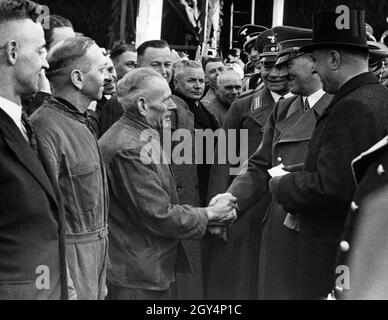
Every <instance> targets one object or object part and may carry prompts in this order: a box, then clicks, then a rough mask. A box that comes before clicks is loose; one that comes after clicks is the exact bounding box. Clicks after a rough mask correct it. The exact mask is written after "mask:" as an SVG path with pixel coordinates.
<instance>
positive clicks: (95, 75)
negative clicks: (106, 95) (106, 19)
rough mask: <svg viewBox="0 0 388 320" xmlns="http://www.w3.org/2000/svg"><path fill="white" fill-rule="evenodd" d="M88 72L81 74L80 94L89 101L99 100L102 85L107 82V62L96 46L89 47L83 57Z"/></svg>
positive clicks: (102, 90) (102, 89)
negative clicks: (87, 66) (87, 65)
mask: <svg viewBox="0 0 388 320" xmlns="http://www.w3.org/2000/svg"><path fill="white" fill-rule="evenodd" d="M85 61H86V62H87V63H88V64H89V71H88V72H86V73H83V86H82V89H81V91H82V93H83V94H84V95H85V96H87V97H88V98H90V99H91V100H101V98H102V95H103V92H104V84H105V83H106V82H108V81H109V73H108V72H107V67H108V60H107V58H106V57H105V56H104V54H103V53H102V50H101V48H100V47H98V46H97V45H95V44H94V45H93V46H91V47H90V49H89V50H88V52H87V53H86V56H85Z"/></svg>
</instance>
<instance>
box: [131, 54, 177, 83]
mask: <svg viewBox="0 0 388 320" xmlns="http://www.w3.org/2000/svg"><path fill="white" fill-rule="evenodd" d="M138 63H139V66H140V67H144V68H151V69H154V70H155V71H156V72H158V73H159V74H161V75H162V77H163V78H165V79H166V81H167V83H170V82H171V79H172V56H171V51H170V48H163V49H160V48H147V50H146V51H145V53H144V56H142V57H139V58H138Z"/></svg>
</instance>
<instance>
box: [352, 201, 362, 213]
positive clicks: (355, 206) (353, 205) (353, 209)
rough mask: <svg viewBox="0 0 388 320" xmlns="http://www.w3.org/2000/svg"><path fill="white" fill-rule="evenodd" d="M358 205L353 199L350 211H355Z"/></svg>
mask: <svg viewBox="0 0 388 320" xmlns="http://www.w3.org/2000/svg"><path fill="white" fill-rule="evenodd" d="M359 208H360V207H359V206H358V205H357V204H356V203H355V202H354V201H353V202H352V203H351V204H350V210H352V212H356V211H357V210H358V209H359Z"/></svg>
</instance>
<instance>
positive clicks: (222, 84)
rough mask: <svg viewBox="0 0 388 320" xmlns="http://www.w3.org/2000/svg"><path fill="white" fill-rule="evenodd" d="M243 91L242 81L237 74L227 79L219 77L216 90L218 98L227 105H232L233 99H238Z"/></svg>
mask: <svg viewBox="0 0 388 320" xmlns="http://www.w3.org/2000/svg"><path fill="white" fill-rule="evenodd" d="M241 92H242V81H241V79H239V78H238V77H237V76H236V77H231V78H227V79H224V78H222V79H219V81H218V87H217V90H216V93H217V96H218V99H220V100H221V101H222V102H223V103H225V104H226V105H227V106H230V105H231V104H232V103H233V101H235V100H237V98H238V97H239V96H240V94H241Z"/></svg>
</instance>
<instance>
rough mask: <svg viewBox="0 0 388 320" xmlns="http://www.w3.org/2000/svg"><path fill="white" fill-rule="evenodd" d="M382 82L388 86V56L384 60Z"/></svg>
mask: <svg viewBox="0 0 388 320" xmlns="http://www.w3.org/2000/svg"><path fill="white" fill-rule="evenodd" d="M380 81H381V84H382V85H383V86H386V87H388V58H386V59H385V61H384V62H383V71H382V72H381V79H380Z"/></svg>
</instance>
